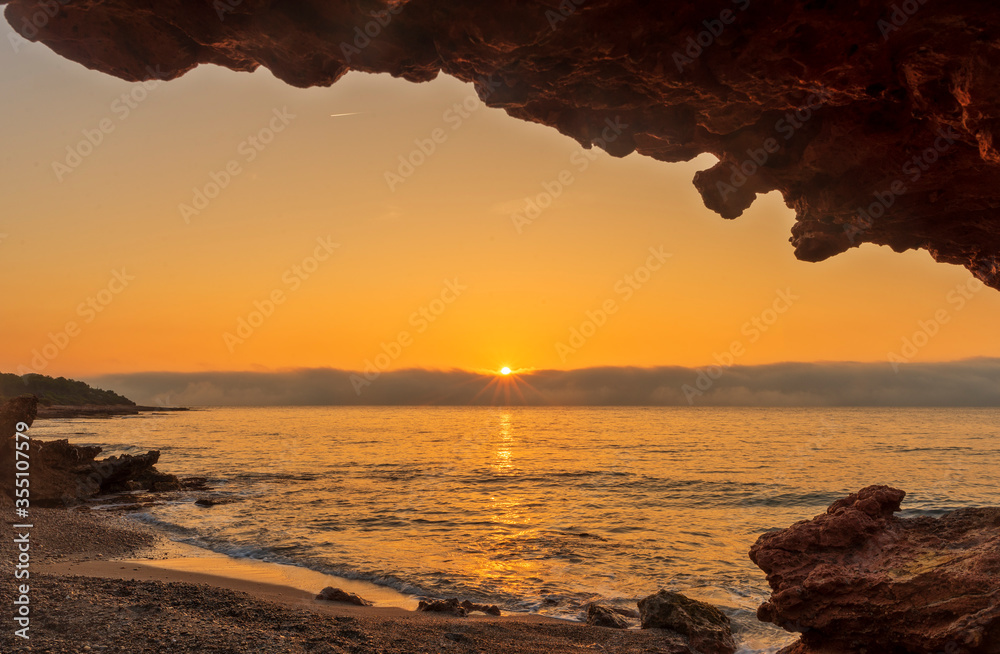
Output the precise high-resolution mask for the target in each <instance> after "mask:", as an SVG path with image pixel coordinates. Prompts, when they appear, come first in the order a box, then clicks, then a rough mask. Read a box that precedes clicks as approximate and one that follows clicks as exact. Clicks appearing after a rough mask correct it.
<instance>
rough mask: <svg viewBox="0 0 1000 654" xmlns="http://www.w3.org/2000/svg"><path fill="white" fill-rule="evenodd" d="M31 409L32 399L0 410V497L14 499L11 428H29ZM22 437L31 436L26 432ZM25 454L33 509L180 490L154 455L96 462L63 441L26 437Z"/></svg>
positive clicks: (89, 452)
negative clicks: (105, 496)
mask: <svg viewBox="0 0 1000 654" xmlns="http://www.w3.org/2000/svg"><path fill="white" fill-rule="evenodd" d="M37 409H38V399H37V398H36V397H34V396H25V397H19V398H15V399H13V400H10V401H9V402H7V403H6V404H4V405H3V406H2V407H0V429H2V431H0V469H2V473H0V474H2V477H0V493H2V494H4V495H7V496H13V495H14V486H13V481H14V461H15V458H14V457H15V454H14V452H15V450H14V447H15V439H14V430H15V427H16V426H17V423H18V422H24V423H26V424H28V425H29V426H30V425H31V424H32V422H33V421H34V417H35V415H36V414H37ZM28 435H29V436H33V434H32V433H31V432H30V431H29V432H28ZM27 452H28V455H29V458H28V461H29V463H30V468H29V472H30V483H31V485H30V487H29V488H30V492H31V496H30V501H31V504H32V505H34V506H57V505H64V504H72V503H75V502H78V501H79V500H82V499H86V498H89V497H93V496H95V495H98V494H99V493H110V492H118V491H124V490H153V491H167V490H177V489H178V488H180V481H179V480H178V479H177V477H175V476H174V475H167V474H164V473H161V472H159V471H157V470H156V468H154V467H153V466H155V465H156V462H157V461H158V460H159V458H160V453H159V452H158V451H155V450H154V451H152V452H147V453H146V454H140V455H136V456H133V455H130V454H123V455H121V456H112V457H108V458H107V459H102V460H97V458H96V457H97V455H98V454H100V453H101V448H100V447H96V446H91V447H87V446H81V445H72V444H70V442H69V441H67V440H56V441H40V440H37V439H35V438H33V437H32V438H31V439H30V449H29V450H28V451H27Z"/></svg>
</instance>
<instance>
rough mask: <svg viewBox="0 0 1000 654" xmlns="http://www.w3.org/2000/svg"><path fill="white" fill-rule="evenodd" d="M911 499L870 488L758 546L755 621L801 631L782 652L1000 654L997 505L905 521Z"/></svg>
mask: <svg viewBox="0 0 1000 654" xmlns="http://www.w3.org/2000/svg"><path fill="white" fill-rule="evenodd" d="M905 495H906V493H905V492H904V491H901V490H898V489H896V488H890V487H888V486H869V487H867V488H865V489H863V490H861V491H859V492H857V493H854V494H852V495H850V496H848V497H846V498H844V499H841V500H838V501H837V502H834V503H833V504H831V505H830V507H829V508H828V509H827V511H826V513H824V514H821V515H818V516H816V517H815V518H813V519H812V520H807V521H803V522H799V523H796V524H794V525H792V526H791V527H788V528H787V529H783V530H781V531H776V532H772V533H768V534H764V535H763V536H761V537H760V538H759V539H758V540H757V542H756V544H754V546H753V547H752V548H751V550H750V558H751V559H752V560H753V562H754V563H756V564H757V565H758V566H760V568H761V569H762V570H763V571H764V572H765V573H767V580H768V583H769V584H770V585H771V590H772V595H771V598H770V600H768V601H767V602H765V603H764V604H762V605H761V607H760V608H759V609H758V611H757V616H758V618H760V619H761V620H762V621H765V622H772V623H774V624H776V625H779V626H781V627H783V628H785V629H787V630H789V631H794V632H799V633H801V634H802V636H801V638H800V640H799V642H798V643H796V644H795V645H793V646H791V647H789V648H786V649H785V650H783V652H784V653H785V654H848V653H851V654H853V653H854V652H861V651H867V652H872V653H874V652H887V653H888V652H892V653H893V654H939V653H942V652H943V653H945V654H1000V508H991V509H959V510H957V511H952V512H950V513H947V514H945V515H943V516H941V517H939V518H928V517H920V518H907V519H903V518H899V517H897V516H895V515H893V514H894V513H895V512H896V511H898V510H899V508H900V503H901V502H902V500H903V498H904V497H905Z"/></svg>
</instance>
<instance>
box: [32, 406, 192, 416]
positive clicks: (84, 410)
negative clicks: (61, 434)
mask: <svg viewBox="0 0 1000 654" xmlns="http://www.w3.org/2000/svg"><path fill="white" fill-rule="evenodd" d="M161 411H164V412H167V411H191V409H190V408H189V407H158V406H139V405H132V404H84V405H69V404H52V405H48V406H45V405H39V406H38V416H37V418H36V419H37V420H55V419H59V418H113V417H116V416H136V415H139V414H142V413H158V412H161Z"/></svg>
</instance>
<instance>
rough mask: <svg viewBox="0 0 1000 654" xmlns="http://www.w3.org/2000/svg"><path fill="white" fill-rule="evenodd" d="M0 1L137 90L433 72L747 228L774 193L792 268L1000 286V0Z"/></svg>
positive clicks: (20, 27) (70, 52)
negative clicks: (170, 82)
mask: <svg viewBox="0 0 1000 654" xmlns="http://www.w3.org/2000/svg"><path fill="white" fill-rule="evenodd" d="M0 4H8V7H7V9H6V12H5V15H6V17H7V20H8V21H9V22H10V24H11V25H12V26H13V27H14V29H15V30H17V32H19V33H20V34H21V35H23V36H24V37H25V38H27V39H31V40H37V41H41V42H43V43H45V44H46V45H48V46H49V47H50V48H52V49H53V50H55V51H56V52H58V53H59V54H61V55H63V56H65V57H67V58H70V59H73V60H75V61H79V62H81V63H83V64H84V65H86V66H89V67H91V68H94V69H97V70H100V71H104V72H106V73H109V74H112V75H116V76H118V77H121V78H124V79H127V80H146V79H150V78H153V77H157V78H163V79H172V78H175V77H177V76H179V75H182V74H184V73H185V72H187V71H189V70H191V69H192V68H194V67H195V66H197V65H198V64H200V63H213V64H218V65H220V66H227V67H229V68H232V69H233V70H240V71H249V70H253V69H255V68H257V67H258V66H265V67H267V68H268V69H270V70H271V71H272V72H273V73H274V74H275V75H276V76H277V77H279V78H280V79H282V80H284V81H286V82H288V83H289V84H293V85H295V86H301V87H306V86H315V85H321V86H322V85H329V84H333V83H334V82H336V81H337V80H338V79H339V78H340V77H342V76H343V75H344V74H345V73H347V72H348V71H349V70H360V71H367V72H384V73H390V74H392V75H394V76H398V77H403V78H405V79H408V80H411V81H415V82H421V81H427V80H430V79H433V78H434V77H435V76H437V75H438V74H439V73H441V72H443V73H446V74H448V75H453V76H455V77H457V78H458V79H461V80H464V81H467V82H473V83H475V84H476V89H477V91H478V93H479V96H480V97H481V98H482V99H483V100H484V101H485V102H486V103H487V104H488V105H490V106H494V107H501V108H503V109H504V110H506V111H507V112H508V113H509V114H510V115H512V116H515V117H517V118H521V119H524V120H529V121H533V122H537V123H542V124H545V125H550V126H553V127H555V128H556V129H558V130H559V131H560V132H562V133H564V134H568V135H570V136H572V137H573V138H575V139H577V140H578V141H579V142H580V143H582V144H584V145H585V146H587V147H590V146H591V145H597V146H599V147H602V148H604V149H606V150H607V151H608V152H610V153H611V154H613V155H615V156H624V155H626V154H628V153H630V152H633V151H638V152H639V153H641V154H643V155H647V156H651V157H654V158H656V159H659V160H662V161H685V160H689V159H691V158H693V157H695V156H696V155H698V154H700V153H703V152H710V153H712V154H714V155H716V156H717V157H719V158H720V160H721V161H720V162H719V163H718V164H717V165H715V166H713V167H712V168H710V169H708V170H706V171H703V172H701V173H698V175H696V177H695V180H694V182H695V185H696V186H697V188H698V190H699V191H700V192H701V194H702V196H703V198H704V200H705V204H706V205H707V206H708V207H709V208H711V209H712V210H714V211H716V212H718V213H719V214H721V215H722V216H723V217H726V218H735V217H737V216H739V215H740V214H741V213H742V212H743V211H744V210H745V209H746V208H747V207H749V206H750V204H751V203H752V202H753V201H754V198H755V197H756V194H758V193H766V192H768V191H770V190H774V189H777V190H779V191H780V192H781V193H782V195H783V196H784V199H785V202H786V203H787V204H788V206H789V207H791V208H793V209H794V210H795V211H796V214H797V223H796V224H795V226H794V227H793V229H792V237H791V241H792V244H793V245H794V247H795V254H796V256H797V257H798V258H800V259H803V260H806V261H820V260H822V259H826V258H827V257H830V256H832V255H834V254H838V253H840V252H843V251H845V250H847V249H849V248H851V247H854V246H857V245H859V244H860V243H863V242H871V243H878V244H881V245H888V246H890V247H892V248H893V249H894V250H896V251H900V252H901V251H904V250H908V249H912V248H923V249H926V250H928V251H929V252H930V253H931V254H932V255H933V256H934V258H935V259H937V260H938V261H942V262H947V263H954V264H959V265H963V266H966V267H967V268H969V269H970V270H971V271H972V272H973V273H974V274H975V275H976V276H977V277H978V278H979V279H981V280H983V281H984V282H986V283H987V284H989V285H991V286H993V287H995V288H1000V275H998V273H1000V259H998V254H1000V229H997V227H998V223H1000V208H998V207H1000V183H998V182H1000V65H998V64H1000V48H998V47H997V43H998V40H997V39H998V34H1000V13H998V12H996V11H995V5H994V3H993V1H992V0H953V1H952V2H927V1H926V0H906V1H905V2H904V1H902V0H865V1H863V2H832V1H830V0H809V1H805V0H773V1H771V2H767V3H763V2H751V1H750V0H705V1H702V2H684V3H681V2H638V1H632V2H627V1H626V0H538V1H532V2H528V1H525V0H495V1H494V2H488V3H470V2H463V1H460V0H340V1H338V2H326V1H321V0H301V1H299V2H294V3H288V2H285V3H281V2H271V0H219V1H218V2H214V3H213V2H198V3H195V2H176V1H169V0H168V1H165V2H158V3H149V2H137V1H135V0H85V1H82V2H77V1H74V2H72V3H69V2H68V0H0ZM12 45H13V46H14V47H15V48H17V47H18V44H17V43H16V39H15V41H14V42H12ZM740 167H742V168H744V171H743V172H739V171H738V170H737V168H740Z"/></svg>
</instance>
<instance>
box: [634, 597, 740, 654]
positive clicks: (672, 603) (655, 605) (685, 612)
mask: <svg viewBox="0 0 1000 654" xmlns="http://www.w3.org/2000/svg"><path fill="white" fill-rule="evenodd" d="M639 617H640V618H641V620H642V628H643V629H668V630H670V631H673V632H676V633H679V634H681V635H682V636H686V637H687V639H688V642H690V644H691V647H692V648H693V649H694V650H695V651H697V652H705V653H706V654H733V653H734V652H735V651H736V641H735V640H734V639H733V631H732V627H731V625H730V622H729V618H728V617H726V614H725V613H723V612H722V611H720V610H719V609H717V608H715V607H714V606H712V605H711V604H706V603H705V602H699V601H697V600H693V599H691V598H689V597H685V596H684V595H681V594H680V593H671V592H669V591H666V590H661V591H660V592H658V593H656V594H655V595H650V596H649V597H644V598H643V599H641V600H639Z"/></svg>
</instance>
